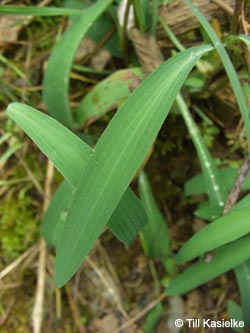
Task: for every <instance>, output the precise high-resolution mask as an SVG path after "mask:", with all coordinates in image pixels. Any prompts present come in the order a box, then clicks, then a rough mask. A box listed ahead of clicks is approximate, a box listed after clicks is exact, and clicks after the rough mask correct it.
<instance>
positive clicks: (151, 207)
mask: <svg viewBox="0 0 250 333" xmlns="http://www.w3.org/2000/svg"><path fill="white" fill-rule="evenodd" d="M139 193H140V198H141V201H142V203H143V205H144V208H145V210H146V212H147V214H148V223H147V224H146V225H145V227H144V228H143V230H142V232H141V233H142V242H143V247H144V249H145V252H146V254H147V256H148V257H149V258H150V259H162V260H164V259H167V257H168V256H169V254H170V239H169V232H168V228H167V225H166V221H165V219H164V218H163V216H162V214H161V212H160V210H159V208H158V207H157V204H156V201H155V199H154V196H153V193H152V191H151V188H150V185H149V182H148V179H147V176H146V174H145V173H144V172H142V173H141V174H140V176H139Z"/></svg>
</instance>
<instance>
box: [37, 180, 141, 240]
mask: <svg viewBox="0 0 250 333" xmlns="http://www.w3.org/2000/svg"><path fill="white" fill-rule="evenodd" d="M73 194H74V189H73V188H72V187H71V186H70V185H69V184H68V183H67V182H66V181H63V182H62V184H61V185H60V186H59V187H58V189H57V190H56V192H55V194H54V196H53V198H52V200H51V202H50V204H49V207H48V209H47V211H46V213H45V216H44V218H43V222H42V234H43V236H44V238H45V240H46V241H47V243H48V244H49V245H51V246H54V247H57V244H58V241H59V240H60V238H61V235H62V232H63V229H64V226H65V220H66V216H67V212H68V210H69V207H70V204H71V201H72V199H73ZM146 220H147V216H146V214H145V213H144V210H143V209H142V207H141V203H140V201H139V200H138V199H137V197H136V196H135V195H134V194H133V192H132V191H127V192H126V195H125V198H124V199H123V202H122V203H120V204H118V205H117V207H116V209H115V211H114V213H113V214H112V216H111V218H110V220H109V222H108V226H109V228H110V230H111V231H112V233H113V234H114V235H115V236H116V237H117V238H118V239H119V240H121V241H122V242H123V243H124V244H125V245H126V246H128V245H129V244H130V243H131V242H132V240H134V238H135V237H136V236H137V234H138V232H139V231H140V230H141V228H142V226H143V225H144V224H145V223H146Z"/></svg>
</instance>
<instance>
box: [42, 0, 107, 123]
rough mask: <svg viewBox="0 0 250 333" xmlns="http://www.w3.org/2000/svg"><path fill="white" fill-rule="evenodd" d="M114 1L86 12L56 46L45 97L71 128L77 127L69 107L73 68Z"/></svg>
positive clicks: (103, 1) (53, 112)
mask: <svg viewBox="0 0 250 333" xmlns="http://www.w3.org/2000/svg"><path fill="white" fill-rule="evenodd" d="M111 2H112V0H101V1H98V2H97V3H96V4H94V5H93V6H91V7H90V8H89V9H87V10H85V11H84V12H83V14H82V15H81V16H80V17H79V18H78V19H77V20H76V21H75V22H74V23H73V24H72V25H71V27H70V28H69V29H68V30H67V31H66V32H65V33H64V34H63V36H62V38H61V40H60V41H59V42H58V44H57V45H56V46H55V47H54V49H53V52H52V55H51V57H50V59H49V62H48V67H47V69H46V72H45V76H44V81H43V98H44V101H45V103H46V105H47V108H48V112H49V114H51V115H52V116H53V117H54V118H56V119H57V120H59V121H60V122H61V123H62V124H64V125H65V126H67V127H70V128H74V122H73V118H72V115H71V112H70V105H69V96H68V95H69V92H68V90H69V77H70V69H71V65H72V62H73V59H74V55H75V53H76V51H77V48H78V46H79V44H80V42H81V40H82V38H83V36H84V35H85V34H86V32H87V31H88V29H89V28H90V26H91V25H92V24H93V22H94V21H95V20H96V19H97V18H98V16H100V15H101V13H102V12H103V11H104V10H105V9H106V8H107V6H108V5H109V4H110V3H111Z"/></svg>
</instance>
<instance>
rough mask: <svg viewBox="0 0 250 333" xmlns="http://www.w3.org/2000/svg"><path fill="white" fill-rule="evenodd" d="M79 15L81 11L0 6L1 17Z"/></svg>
mask: <svg viewBox="0 0 250 333" xmlns="http://www.w3.org/2000/svg"><path fill="white" fill-rule="evenodd" d="M80 13H81V11H79V10H77V9H71V8H56V7H35V6H11V5H0V14H2V15H32V16H59V15H75V14H80Z"/></svg>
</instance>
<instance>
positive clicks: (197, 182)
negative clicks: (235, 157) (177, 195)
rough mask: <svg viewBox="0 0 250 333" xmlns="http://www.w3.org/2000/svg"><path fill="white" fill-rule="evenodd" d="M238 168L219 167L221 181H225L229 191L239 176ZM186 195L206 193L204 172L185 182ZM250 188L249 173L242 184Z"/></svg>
mask: <svg viewBox="0 0 250 333" xmlns="http://www.w3.org/2000/svg"><path fill="white" fill-rule="evenodd" d="M237 172H238V169H237V168H223V169H218V173H219V175H220V178H219V179H220V182H221V183H223V185H224V186H225V188H226V189H227V191H229V190H230V189H231V188H232V186H233V183H234V180H235V178H236V176H237ZM184 189H185V195H196V194H203V193H206V185H205V182H204V178H203V176H202V174H198V175H196V176H194V177H193V178H191V179H189V180H188V181H187V182H186V183H185V188H184ZM249 189H250V175H247V176H246V178H245V180H244V183H243V185H242V190H249Z"/></svg>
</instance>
